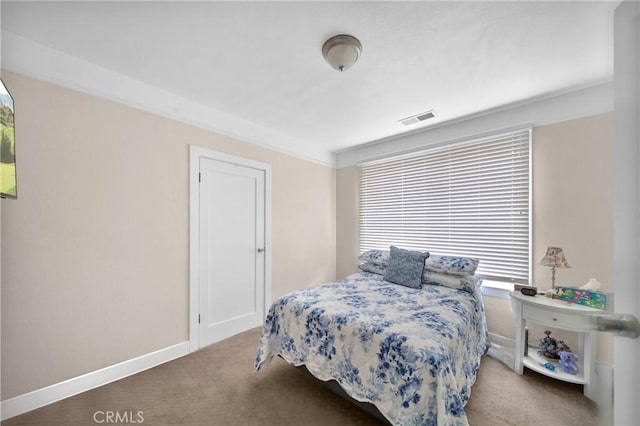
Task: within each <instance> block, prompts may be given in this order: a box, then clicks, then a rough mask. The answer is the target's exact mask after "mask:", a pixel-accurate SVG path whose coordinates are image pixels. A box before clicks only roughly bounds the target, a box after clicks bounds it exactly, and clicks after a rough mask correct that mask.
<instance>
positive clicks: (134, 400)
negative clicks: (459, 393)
mask: <svg viewBox="0 0 640 426" xmlns="http://www.w3.org/2000/svg"><path fill="white" fill-rule="evenodd" d="M258 337H259V330H258V329H254V330H250V331H248V332H245V333H242V334H240V335H237V336H234V337H232V338H230V339H227V340H225V341H223V342H220V343H216V344H214V345H212V346H210V347H208V348H206V349H204V350H201V351H198V352H195V353H193V354H190V355H188V356H185V357H182V358H180V359H177V360H175V361H172V362H169V363H166V364H163V365H161V366H158V367H156V368H153V369H151V370H147V371H145V372H142V373H139V374H136V375H135V376H131V377H128V378H125V379H122V380H119V381H117V382H114V383H111V384H109V385H106V386H103V387H101V388H98V389H94V390H91V391H89V392H85V393H83V394H80V395H76V396H74V397H71V398H68V399H66V400H63V401H60V402H57V403H55V404H52V405H49V406H47V407H43V408H40V409H38V410H35V411H32V412H30V413H26V414H23V415H21V416H17V417H14V418H12V419H8V420H6V421H4V422H2V425H65V426H66V425H69V426H71V425H95V424H96V423H95V422H94V419H93V417H94V413H95V412H96V411H117V412H119V413H120V415H124V413H125V412H128V414H127V415H132V417H129V419H133V420H136V421H137V422H138V424H140V420H142V419H143V420H144V422H143V423H142V424H145V425H194V426H195V425H198V426H201V425H265V426H268V425H273V426H276V425H277V426H284V425H295V426H299V425H323V426H324V425H375V424H381V423H380V422H378V421H377V420H376V419H375V418H373V417H371V416H369V415H368V414H367V413H365V412H364V411H362V410H360V409H358V408H357V407H355V406H353V405H352V404H350V403H349V402H347V401H345V400H344V399H342V398H340V397H339V396H337V395H335V394H334V393H333V392H331V391H330V390H328V389H326V388H325V387H324V386H323V385H322V384H320V383H318V382H317V381H316V379H314V378H313V377H311V376H310V375H309V374H308V373H306V372H305V371H302V370H300V369H296V368H293V367H290V366H289V365H288V364H286V363H285V362H284V361H282V360H281V359H280V358H276V359H274V361H273V362H272V363H271V365H269V366H268V367H267V368H266V369H265V370H263V371H261V372H260V373H253V371H252V369H253V361H254V357H255V350H256V345H257V341H258ZM581 392H582V390H581V387H580V386H576V385H571V384H567V383H562V382H558V381H556V380H553V379H549V378H547V377H545V376H542V375H539V374H536V373H533V372H528V371H527V372H526V373H525V374H524V375H523V376H518V375H516V374H515V373H514V372H513V371H512V370H510V369H508V368H507V367H506V366H504V365H503V364H502V363H500V362H499V361H497V360H495V359H493V358H490V357H484V358H483V360H482V366H481V367H480V371H479V374H478V380H477V382H476V384H475V385H474V386H473V388H472V391H471V400H470V401H469V403H468V404H467V407H466V411H467V415H468V418H469V422H470V424H471V425H526V426H533V425H545V426H548V425H597V424H606V423H608V421H607V420H602V419H599V418H598V416H597V411H596V408H595V406H594V404H593V403H592V402H590V401H589V400H588V399H586V398H585V397H584V396H583V395H582V393H581ZM139 411H140V412H142V413H141V417H137V413H138V412H139ZM97 419H98V420H100V421H104V419H105V418H104V416H103V415H102V414H101V413H99V414H98V417H97ZM131 423H133V422H131ZM103 424H106V423H103Z"/></svg>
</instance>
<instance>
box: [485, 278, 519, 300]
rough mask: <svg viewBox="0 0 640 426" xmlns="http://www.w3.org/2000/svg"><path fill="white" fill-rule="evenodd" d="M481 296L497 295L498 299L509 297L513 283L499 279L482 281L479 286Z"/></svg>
mask: <svg viewBox="0 0 640 426" xmlns="http://www.w3.org/2000/svg"><path fill="white" fill-rule="evenodd" d="M480 290H481V291H482V295H483V296H489V297H497V298H500V299H509V292H510V291H513V284H511V283H505V282H501V281H491V280H484V281H482V286H481V287H480Z"/></svg>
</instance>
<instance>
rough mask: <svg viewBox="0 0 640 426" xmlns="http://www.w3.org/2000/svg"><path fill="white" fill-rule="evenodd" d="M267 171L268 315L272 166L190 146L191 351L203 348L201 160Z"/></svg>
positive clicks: (267, 301)
mask: <svg viewBox="0 0 640 426" xmlns="http://www.w3.org/2000/svg"><path fill="white" fill-rule="evenodd" d="M201 158H207V159H211V160H217V161H223V162H226V163H231V164H237V165H239V166H244V167H251V168H254V169H258V170H262V171H264V247H265V250H264V314H265V315H266V314H267V312H268V310H269V307H270V306H271V165H270V164H267V163H262V162H260V161H255V160H249V159H247V158H243V157H238V156H235V155H231V154H225V153H222V152H218V151H214V150H211V149H208V148H203V147H201V146H196V145H189V352H195V351H197V350H198V349H200V334H199V323H198V314H199V311H200V272H199V267H200V247H199V241H200V219H199V214H200V182H199V175H200V159H201Z"/></svg>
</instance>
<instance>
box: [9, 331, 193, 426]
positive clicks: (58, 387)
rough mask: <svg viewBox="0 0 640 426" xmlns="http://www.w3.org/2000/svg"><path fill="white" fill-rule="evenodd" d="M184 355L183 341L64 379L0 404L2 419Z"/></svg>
mask: <svg viewBox="0 0 640 426" xmlns="http://www.w3.org/2000/svg"><path fill="white" fill-rule="evenodd" d="M187 354H189V342H182V343H178V344H176V345H173V346H169V347H168V348H164V349H160V350H157V351H155V352H151V353H148V354H146V355H142V356H139V357H137V358H133V359H130V360H127V361H123V362H120V363H118V364H114V365H111V366H109V367H105V368H102V369H100V370H96V371H92V372H90V373H87V374H83V375H82V376H78V377H74V378H72V379H68V380H65V381H64V382H60V383H56V384H53V385H50V386H47V387H44V388H42V389H37V390H34V391H32V392H28V393H25V394H23V395H18V396H16V397H13V398H10V399H7V400H6V401H2V402H1V403H0V404H1V405H0V413H2V414H1V415H2V420H6V419H8V418H11V417H14V416H17V415H19V414H23V413H26V412H27V411H31V410H35V409H36V408H40V407H43V406H45V405H48V404H52V403H54V402H57V401H60V400H61V399H65V398H68V397H70V396H73V395H77V394H79V393H82V392H86V391H88V390H90V389H93V388H97V387H98V386H102V385H106V384H107V383H111V382H114V381H116V380H120V379H123V378H125V377H127V376H131V375H132V374H136V373H139V372H141V371H144V370H148V369H149V368H152V367H155V366H157V365H160V364H164V363H165V362H168V361H171V360H173V359H176V358H180V357H182V356H184V355H187Z"/></svg>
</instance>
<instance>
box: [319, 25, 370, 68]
mask: <svg viewBox="0 0 640 426" xmlns="http://www.w3.org/2000/svg"><path fill="white" fill-rule="evenodd" d="M361 51H362V44H360V41H358V39H357V38H355V37H353V36H350V35H346V34H340V35H337V36H333V37H331V38H330V39H329V40H327V41H326V42H325V43H324V45H322V56H324V59H325V61H327V63H328V64H329V65H331V66H332V67H333V68H335V69H337V70H338V71H340V72H342V71H345V70H347V69H349V68H351V66H353V64H355V63H356V61H357V60H358V58H359V57H360V52H361Z"/></svg>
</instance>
